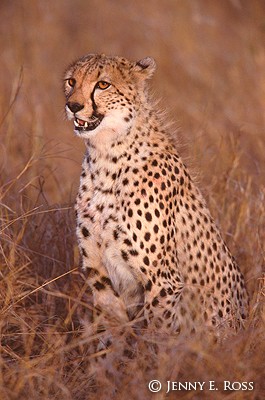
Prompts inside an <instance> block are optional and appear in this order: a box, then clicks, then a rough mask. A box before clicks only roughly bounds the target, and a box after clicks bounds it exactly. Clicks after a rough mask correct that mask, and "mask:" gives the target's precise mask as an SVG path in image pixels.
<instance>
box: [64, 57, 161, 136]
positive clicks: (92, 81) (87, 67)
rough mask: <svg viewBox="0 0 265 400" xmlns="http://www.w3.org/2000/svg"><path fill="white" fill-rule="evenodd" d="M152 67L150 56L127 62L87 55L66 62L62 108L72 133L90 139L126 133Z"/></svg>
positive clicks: (117, 58) (119, 58)
mask: <svg viewBox="0 0 265 400" xmlns="http://www.w3.org/2000/svg"><path fill="white" fill-rule="evenodd" d="M154 70H155V61H154V60H153V59H152V58H150V57H146V58H144V59H142V60H140V61H138V62H130V61H128V60H127V59H125V58H121V57H107V56H105V55H95V54H89V55H87V56H85V57H82V58H80V59H79V60H77V61H76V62H75V63H73V64H72V65H70V67H69V68H68V70H67V71H66V74H65V78H64V92H65V96H66V106H65V109H66V115H67V117H68V119H73V120H74V132H75V134H76V135H78V136H80V137H82V138H84V139H90V138H91V137H93V136H96V135H97V137H98V134H100V132H103V131H104V132H105V133H106V132H107V133H108V136H111V135H112V136H113V135H115V134H116V135H120V134H124V133H126V132H128V129H130V127H131V126H132V124H133V120H134V118H135V117H136V116H137V111H138V109H139V106H140V104H141V102H142V101H144V97H145V82H146V80H147V79H148V78H150V77H151V76H152V74H153V72H154Z"/></svg>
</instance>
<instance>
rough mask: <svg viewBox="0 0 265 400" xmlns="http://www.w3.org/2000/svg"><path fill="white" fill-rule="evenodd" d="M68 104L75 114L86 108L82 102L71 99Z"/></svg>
mask: <svg viewBox="0 0 265 400" xmlns="http://www.w3.org/2000/svg"><path fill="white" fill-rule="evenodd" d="M66 105H67V107H68V108H69V110H70V111H72V113H74V114H75V113H77V112H78V111H80V110H82V109H83V108H84V106H83V105H82V104H79V103H72V102H71V101H68V103H66Z"/></svg>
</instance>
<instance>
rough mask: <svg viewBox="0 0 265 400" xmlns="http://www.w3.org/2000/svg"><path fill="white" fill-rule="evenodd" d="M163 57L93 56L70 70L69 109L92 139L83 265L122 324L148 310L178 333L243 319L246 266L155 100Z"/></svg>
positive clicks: (83, 211)
mask: <svg viewBox="0 0 265 400" xmlns="http://www.w3.org/2000/svg"><path fill="white" fill-rule="evenodd" d="M154 70H155V62H154V60H153V59H151V58H145V59H143V60H141V61H139V62H137V63H133V62H130V61H128V60H126V59H124V58H120V57H107V56H105V55H88V56H85V57H83V58H81V59H80V60H78V61H77V62H76V63H74V64H73V65H71V66H70V67H69V69H68V70H67V72H66V75H65V94H66V99H67V103H66V112H67V115H68V117H69V119H72V118H74V119H75V133H76V134H77V135H78V136H80V137H82V138H83V139H84V140H85V143H86V148H87V151H86V155H85V158H84V162H83V169H82V174H81V179H80V188H79V192H78V196H77V200H76V213H77V237H78V242H79V248H80V254H81V259H82V268H83V271H84V273H85V274H86V276H87V279H88V282H89V284H90V287H91V289H92V292H93V295H94V302H95V305H96V306H98V307H99V308H100V309H101V310H102V311H104V312H106V313H109V314H111V315H114V316H115V317H116V318H118V319H119V321H121V322H126V321H128V320H132V319H134V318H135V317H136V315H137V313H139V310H141V311H142V313H143V315H144V317H145V320H146V322H147V323H148V324H154V326H155V327H156V328H164V329H166V330H169V331H173V332H178V331H179V330H181V329H183V328H185V329H188V330H189V331H194V330H196V329H197V327H199V326H204V325H205V324H207V325H209V326H214V327H216V326H222V325H224V324H226V323H229V324H230V325H231V324H232V323H233V324H234V323H235V321H236V323H235V325H238V324H239V323H240V321H241V320H242V318H243V319H244V318H245V317H246V315H247V303H248V299H247V293H246V289H245V284H244V280H243V277H242V274H241V273H240V271H239V268H238V266H237V264H236V262H235V260H234V258H233V257H232V255H231V253H230V251H229V249H228V248H227V246H226V244H225V243H224V241H223V239H222V237H221V234H220V232H219V230H218V228H217V227H216V225H215V223H214V221H213V219H212V217H211V215H210V212H209V210H208V208H207V206H206V204H205V200H204V198H203V196H202V194H201V192H200V191H199V189H198V188H197V187H196V185H195V183H194V181H193V179H192V178H191V176H190V174H189V171H188V169H187V167H186V166H185V164H184V163H183V161H182V160H181V158H180V157H179V154H178V151H177V149H176V145H175V143H174V141H173V139H172V137H171V135H170V134H169V133H168V130H167V128H166V125H165V124H164V122H163V121H162V119H161V117H159V113H158V112H157V110H156V108H155V106H154V105H153V103H152V101H151V100H150V99H149V96H148V91H147V80H148V79H149V78H151V76H152V74H153V72H154Z"/></svg>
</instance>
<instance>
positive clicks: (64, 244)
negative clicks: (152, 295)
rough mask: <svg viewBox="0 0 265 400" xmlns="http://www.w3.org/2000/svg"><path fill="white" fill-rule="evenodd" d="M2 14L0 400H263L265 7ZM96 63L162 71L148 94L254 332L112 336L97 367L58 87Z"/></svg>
mask: <svg viewBox="0 0 265 400" xmlns="http://www.w3.org/2000/svg"><path fill="white" fill-rule="evenodd" d="M0 8H1V21H2V22H1V27H0V32H1V35H0V47H1V50H2V51H1V54H2V56H1V67H2V73H1V77H0V110H1V111H0V135H1V136H0V140H1V141H0V221H1V226H0V240H1V241H0V274H1V275H0V303H1V307H0V309H1V311H0V334H1V347H0V399H1V400H6V399H8V400H9V399H12V400H13V399H14V400H15V399H19V400H20V399H22V400H24V399H32V400H35V399H36V400H37V399H40V398H42V399H62V398H63V399H67V400H68V399H69V400H70V399H71V400H72V399H74V400H86V399H111V398H113V399H128V398H129V399H136V400H137V399H149V398H150V399H152V398H156V399H165V398H167V399H171V398H172V399H173V398H181V399H182V398H183V399H193V398H195V396H197V397H196V398H198V399H212V398H214V399H223V398H227V399H255V400H259V399H260V400H261V399H263V398H264V397H265V388H264V370H265V363H264V342H265V340H264V339H265V337H264V326H265V325H264V322H265V321H264V319H265V317H264V309H263V304H264V287H265V286H264V276H263V271H264V243H265V229H264V216H265V198H264V197H265V191H264V174H265V171H264V158H265V157H264V154H265V140H264V138H265V132H264V131H265V113H264V110H265V84H264V82H265V81H264V71H265V50H264V42H265V8H264V2H262V1H252V2H243V1H242V2H241V1H232V0H231V1H226V2H219V1H217V0H216V1H205V2H200V1H196V0H195V1H186V2H177V1H173V0H162V1H155V0H152V1H150V2H141V1H140V0H136V1H134V2H123V1H121V0H117V1H114V2H112V1H107V0H101V1H94V0H91V1H89V2H86V1H81V0H79V1H76V2H74V4H73V2H70V1H68V0H66V1H56V2H51V1H47V2H41V1H35V2H30V1H28V0H21V1H17V2H16V1H14V2H7V1H3V2H2V3H1V6H0ZM91 51H92V52H93V51H94V52H105V53H108V54H117V55H124V56H127V57H129V58H131V59H137V58H139V59H140V58H141V57H144V56H146V55H151V56H153V57H155V58H156V59H157V63H158V72H157V74H156V77H155V82H154V84H153V87H154V88H155V90H156V91H157V92H159V93H161V97H162V98H163V101H162V105H163V107H164V108H165V109H166V110H167V111H168V112H169V114H170V115H172V119H175V120H176V117H175V115H177V121H176V124H179V125H181V130H180V136H181V142H182V150H181V151H182V154H183V155H184V157H185V159H186V160H187V163H188V164H189V165H190V167H191V168H192V170H194V171H196V174H197V175H198V171H200V174H199V176H197V179H198V181H199V182H200V186H201V187H202V189H203V191H204V193H205V196H206V197H207V201H208V204H209V207H210V209H211V211H212V214H213V215H214V217H215V219H216V220H217V222H218V224H219V225H220V226H221V229H222V231H223V235H224V237H225V239H226V241H227V243H228V245H229V247H230V248H231V250H232V252H233V254H234V255H235V257H236V259H237V260H238V262H239V264H240V267H241V269H242V271H243V273H244V275H245V277H246V281H247V287H248V291H249V293H250V297H251V313H250V318H249V321H248V323H247V326H246V329H245V330H244V331H242V332H239V333H238V334H237V335H235V336H234V337H232V338H229V339H228V340H226V341H224V343H221V344H219V345H213V344H212V342H211V339H210V338H207V336H205V337H204V338H203V340H199V339H198V338H193V339H189V340H187V339H186V340H185V339H184V338H181V337H179V338H178V339H176V338H174V337H170V336H169V337H166V338H165V337H159V336H158V335H155V334H153V333H152V332H150V331H148V330H146V331H145V332H143V333H142V334H141V335H133V334H132V333H131V330H130V327H129V326H127V327H124V329H123V332H122V333H121V332H120V329H119V327H118V326H115V323H113V328H112V336H113V342H114V343H113V348H112V350H102V351H101V353H100V354H104V353H106V356H105V357H104V358H101V357H100V358H99V357H97V355H99V354H98V353H99V350H98V349H97V343H98V340H100V336H101V334H94V333H93V326H92V324H91V314H92V311H93V304H92V299H91V295H90V292H89V290H88V287H87V284H86V283H85V281H84V279H83V277H82V274H81V273H80V272H79V270H78V268H77V267H78V254H77V249H76V239H75V221H74V216H73V210H72V205H73V199H74V197H75V193H76V190H77V186H78V180H79V172H80V165H81V159H82V153H83V144H82V143H80V142H79V141H78V140H77V139H76V138H74V137H73V135H72V133H71V130H72V127H71V124H68V123H66V122H65V121H64V119H63V106H64V100H63V96H62V94H61V88H60V85H61V83H60V78H61V76H62V75H63V70H64V68H65V67H66V64H67V63H68V62H71V61H72V59H74V58H77V57H78V56H80V55H82V54H85V53H88V52H91ZM183 144H185V145H183ZM128 337H129V339H128ZM128 340H129V342H130V344H129V345H128ZM126 343H127V344H126ZM128 346H129V347H130V348H131V353H132V354H131V355H128V356H125V355H124V354H123V352H124V349H125V348H128ZM152 379H159V380H161V382H162V383H163V385H166V381H168V380H171V381H181V382H185V381H191V382H194V381H206V382H209V381H210V380H215V381H216V383H217V385H218V387H219V388H220V390H219V391H216V392H214V397H213V395H212V392H210V391H209V390H204V391H201V392H198V393H197V392H196V393H195V392H194V391H191V392H184V391H178V392H171V393H169V394H168V395H166V394H165V392H166V386H163V388H162V390H161V392H160V393H159V394H152V393H150V392H149V390H148V382H149V381H150V380H152ZM224 380H229V381H237V382H238V381H239V382H252V381H253V382H254V390H253V391H225V392H224V391H223V390H221V389H222V385H223V381H224Z"/></svg>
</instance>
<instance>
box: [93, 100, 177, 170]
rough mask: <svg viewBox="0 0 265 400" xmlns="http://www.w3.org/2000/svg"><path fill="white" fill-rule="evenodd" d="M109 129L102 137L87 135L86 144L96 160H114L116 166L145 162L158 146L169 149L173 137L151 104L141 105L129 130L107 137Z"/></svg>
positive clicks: (103, 161)
mask: <svg viewBox="0 0 265 400" xmlns="http://www.w3.org/2000/svg"><path fill="white" fill-rule="evenodd" d="M108 133H109V132H108V131H107V130H106V131H104V132H103V133H100V137H98V138H92V139H88V140H87V141H86V147H87V151H88V154H89V157H90V159H91V160H93V161H94V163H95V162H97V163H104V164H106V163H109V164H111V165H112V164H114V169H115V168H116V167H117V166H118V165H119V166H121V165H122V164H123V165H130V164H132V165H133V164H138V165H139V164H141V163H145V162H146V160H147V159H148V158H149V157H151V156H152V155H153V154H154V152H156V148H158V147H159V149H160V151H161V150H162V151H163V149H164V150H165V151H167V150H168V149H169V148H170V147H172V143H171V140H170V137H169V136H168V135H167V133H166V132H165V130H164V129H163V128H162V123H161V121H160V119H159V117H158V116H157V113H156V112H155V111H153V110H152V108H151V107H144V108H142V112H141V113H139V114H138V115H137V117H136V118H135V119H134V123H133V124H132V126H131V127H130V129H128V130H127V131H126V132H117V133H116V135H115V136H112V140H104V139H106V138H107V137H108Z"/></svg>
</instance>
